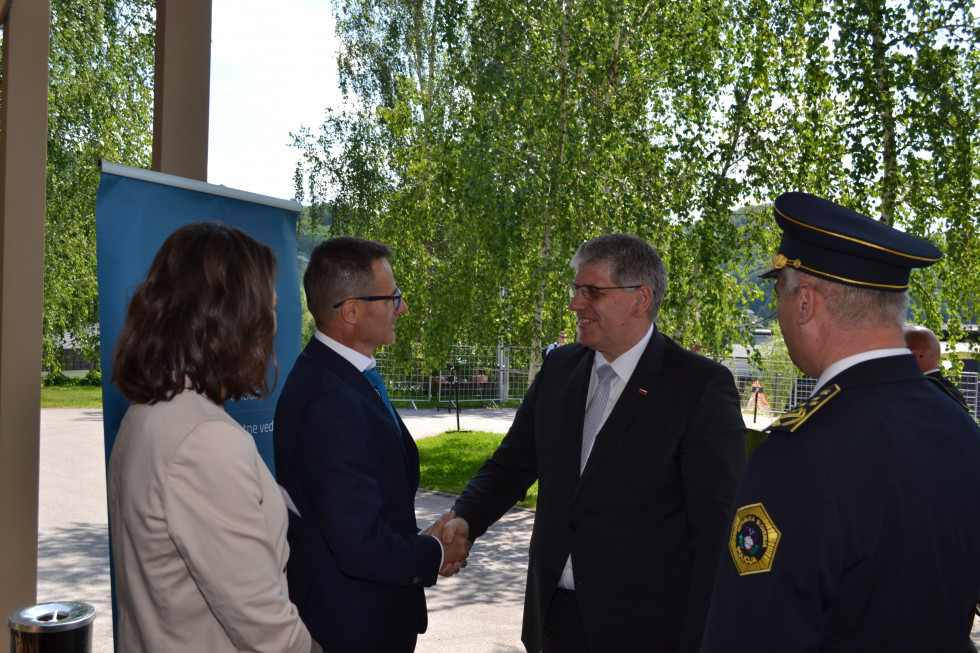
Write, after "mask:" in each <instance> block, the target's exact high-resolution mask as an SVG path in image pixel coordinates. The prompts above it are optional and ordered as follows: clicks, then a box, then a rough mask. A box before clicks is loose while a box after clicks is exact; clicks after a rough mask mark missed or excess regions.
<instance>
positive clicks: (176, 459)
mask: <svg viewBox="0 0 980 653" xmlns="http://www.w3.org/2000/svg"><path fill="white" fill-rule="evenodd" d="M276 272H277V264H276V258H275V254H274V253H273V252H272V250H271V249H270V248H269V247H268V246H266V245H264V244H262V243H260V242H258V241H257V240H255V239H254V238H252V237H251V236H248V235H247V234H245V233H244V232H243V231H241V230H239V229H236V228H234V227H229V226H226V225H223V224H220V223H211V222H199V223H194V224H189V225H186V226H184V227H181V228H180V229H178V230H177V231H175V232H174V233H173V234H171V235H170V237H169V238H167V240H166V241H165V242H164V244H163V246H162V247H161V248H160V251H159V252H158V253H157V255H156V257H155V258H154V260H153V263H152V264H151V266H150V270H149V272H148V274H147V277H146V279H145V280H144V281H143V282H142V283H141V284H140V285H139V286H138V287H137V289H136V292H135V293H134V295H133V297H132V299H131V301H130V303H129V309H128V311H127V315H126V321H125V324H124V325H123V328H122V331H121V333H120V334H119V338H118V340H117V342H116V347H115V350H114V363H113V377H112V381H113V383H115V384H116V387H117V388H118V389H119V391H120V393H121V394H122V395H123V396H124V397H126V398H127V399H129V400H130V401H132V402H133V403H132V405H131V406H130V408H129V410H128V411H127V412H126V415H125V417H124V418H123V420H122V424H121V425H120V427H119V433H118V435H117V436H116V440H115V444H114V446H113V449H112V454H111V457H110V461H109V470H108V492H109V517H110V524H111V535H112V547H113V558H114V561H115V569H116V598H117V612H116V623H117V650H120V651H211V652H221V651H240V650H248V651H270V652H271V651H275V652H277V653H278V652H282V651H288V652H297V653H306V652H307V651H314V652H317V651H320V650H321V649H320V647H319V645H317V643H316V642H314V641H313V640H312V638H311V637H310V634H309V631H308V630H307V628H306V626H304V624H303V622H302V621H301V620H300V618H299V614H298V612H297V610H296V606H295V605H293V604H292V603H291V602H290V601H289V598H288V597H289V593H288V588H287V585H286V576H285V571H284V570H285V566H286V559H287V558H288V555H289V553H288V546H287V544H286V526H287V513H286V506H285V504H284V501H283V498H282V495H281V493H280V491H279V488H278V486H277V485H276V482H275V479H273V477H272V474H271V473H270V472H269V470H268V468H267V467H266V465H265V463H264V462H263V461H262V459H261V457H260V456H259V453H258V450H257V449H256V447H255V443H254V441H253V439H252V436H250V435H249V434H248V433H247V432H246V431H245V430H244V429H243V428H242V427H241V426H240V425H239V424H238V423H237V422H236V421H235V420H233V419H232V418H231V417H230V416H229V415H228V414H227V413H226V412H225V410H224V408H223V407H222V404H223V403H224V402H225V401H227V400H230V399H241V398H243V397H251V396H254V397H262V396H266V395H267V394H268V392H269V388H268V382H267V380H266V379H267V376H268V369H269V361H270V360H271V359H272V358H273V355H274V350H273V338H274V335H275V332H276V315H275V304H276V292H275V288H274V282H275V276H276Z"/></svg>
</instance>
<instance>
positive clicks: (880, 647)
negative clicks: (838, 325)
mask: <svg viewBox="0 0 980 653" xmlns="http://www.w3.org/2000/svg"><path fill="white" fill-rule="evenodd" d="M760 503H761V504H762V507H763V508H765V511H766V515H767V517H766V519H767V520H768V521H769V522H771V524H772V525H774V527H775V529H776V530H778V536H776V537H769V538H768V541H767V542H765V543H764V544H765V546H766V548H767V549H770V550H772V552H773V555H772V557H771V566H770V569H769V571H766V572H761V573H745V574H742V575H740V574H739V572H738V570H737V568H736V566H735V560H736V559H738V558H737V557H736V556H737V555H739V552H738V551H737V542H736V540H735V538H733V540H732V542H731V544H730V545H729V546H730V547H731V548H732V549H733V551H732V553H727V552H726V554H725V555H724V556H723V558H722V562H721V566H720V570H719V572H718V579H717V585H716V587H715V595H714V598H713V599H712V606H711V613H710V617H709V619H708V626H707V630H706V633H705V639H704V648H703V649H702V650H704V651H705V652H710V653H722V652H724V653H743V652H744V653H749V652H751V653H756V652H757V651H780V652H781V653H782V652H785V653H793V652H795V651H828V652H829V651H835V652H837V653H867V652H868V651H929V652H930V653H962V652H963V651H967V650H970V648H972V647H971V646H970V644H969V640H970V629H971V626H972V623H973V606H974V604H975V602H976V599H977V591H978V589H980V519H978V515H980V429H978V428H977V425H976V423H974V421H973V420H972V419H971V418H970V415H969V413H967V411H965V410H963V409H962V408H960V407H959V406H957V405H956V404H954V403H953V402H952V401H949V399H948V398H947V397H946V396H945V395H944V394H943V393H942V391H941V390H940V389H939V388H938V387H936V385H935V384H934V383H933V382H932V381H929V380H927V379H926V378H925V377H924V376H923V375H922V371H921V370H920V369H919V367H918V365H917V364H916V362H915V359H914V358H913V357H912V356H911V355H905V356H889V357H885V358H878V359H875V360H869V361H866V362H863V363H860V364H858V365H855V366H853V367H850V368H848V369H846V370H844V371H843V372H841V373H840V374H838V375H837V376H835V377H834V378H833V379H830V381H828V383H827V384H826V386H825V387H824V388H822V389H821V391H820V392H819V393H817V395H815V396H814V397H813V399H812V400H810V401H808V402H806V403H805V404H803V405H801V406H798V407H797V408H796V409H794V410H793V411H791V412H790V413H787V415H785V416H783V417H781V418H780V419H779V420H777V421H776V422H774V423H773V425H772V427H771V431H770V433H769V436H768V437H767V438H766V439H765V440H764V441H763V442H762V444H760V445H759V447H758V449H756V450H755V452H754V453H753V454H752V459H751V460H750V461H749V464H748V467H747V468H746V470H745V475H744V477H743V478H742V482H741V485H740V487H739V490H738V495H737V498H736V503H735V505H736V506H739V507H742V506H746V507H747V508H748V507H751V506H756V508H749V509H750V510H755V511H758V510H759V509H758V507H757V506H758V504H760ZM739 512H742V511H739ZM734 522H735V525H736V528H737V526H738V523H739V518H738V517H737V516H736V518H735V520H734ZM746 571H750V572H751V571H752V569H747V570H746Z"/></svg>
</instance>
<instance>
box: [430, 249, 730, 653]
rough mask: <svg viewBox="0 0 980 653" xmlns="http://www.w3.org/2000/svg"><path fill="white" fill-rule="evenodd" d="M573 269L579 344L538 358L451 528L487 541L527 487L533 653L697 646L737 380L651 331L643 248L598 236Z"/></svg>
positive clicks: (663, 277)
mask: <svg viewBox="0 0 980 653" xmlns="http://www.w3.org/2000/svg"><path fill="white" fill-rule="evenodd" d="M571 266H572V267H573V268H575V270H576V273H575V278H574V281H573V283H572V284H571V285H570V287H569V291H570V295H571V302H570V303H569V309H570V310H572V311H574V312H575V313H576V315H577V318H578V319H577V324H578V338H577V342H575V343H573V344H570V345H566V346H564V347H561V348H559V349H555V350H554V351H552V353H551V354H550V355H549V356H548V357H547V358H546V359H545V361H544V364H543V366H542V368H541V371H540V372H539V373H538V375H537V377H536V378H535V380H534V383H533V384H532V385H531V387H530V389H529V390H528V392H527V395H525V397H524V401H523V403H522V404H521V407H520V409H519V410H518V411H517V415H516V417H515V419H514V423H513V425H512V427H511V429H510V431H509V432H508V434H507V436H506V437H505V438H504V440H503V442H501V444H500V447H499V448H498V449H497V451H496V452H495V453H494V454H493V457H492V458H491V459H490V460H488V461H487V462H486V463H485V464H484V465H483V467H482V468H481V469H480V471H479V472H477V474H476V475H475V476H474V477H473V478H472V479H471V480H470V482H469V484H468V485H467V486H466V489H465V490H464V491H463V494H462V495H461V496H460V497H459V500H458V501H457V502H456V505H455V506H454V507H453V510H454V511H455V512H456V514H457V515H458V517H457V518H456V520H454V521H450V522H449V523H447V524H446V532H455V533H461V534H466V535H468V536H469V537H471V538H476V537H478V536H480V535H482V534H483V533H484V532H485V531H486V530H487V528H488V527H489V526H490V525H491V524H492V523H493V522H495V521H496V520H497V519H499V518H500V516H501V515H503V514H504V513H505V512H506V511H507V510H508V509H510V508H511V507H512V506H513V505H514V504H515V503H516V502H517V501H519V500H521V499H522V498H523V497H524V495H525V493H526V492H527V490H528V488H529V487H530V486H531V484H533V483H534V481H535V480H537V481H538V506H537V513H536V515H535V521H534V529H533V533H532V536H531V550H530V555H529V565H528V576H527V593H526V598H525V603H524V627H523V635H522V640H523V642H524V645H525V646H526V648H527V650H528V651H529V653H538V652H539V651H544V652H545V653H552V652H558V651H562V652H586V651H591V652H592V653H604V652H605V651H652V650H658V651H671V652H677V651H697V650H698V647H699V645H700V640H701V633H702V630H703V626H704V619H705V616H706V610H707V606H708V602H709V598H710V593H711V587H712V584H713V582H714V575H715V572H716V570H717V566H718V560H719V557H720V555H721V553H722V552H723V551H724V541H725V536H726V532H727V519H728V515H729V511H730V508H731V505H732V497H733V496H734V492H735V487H736V485H737V483H738V478H739V476H740V474H741V473H742V469H743V467H744V465H745V425H744V422H743V420H742V416H741V412H740V409H739V400H738V392H737V391H736V389H735V384H734V379H733V376H732V373H731V372H730V371H729V370H728V369H726V368H725V367H723V366H721V365H719V364H718V363H715V362H712V361H710V360H708V359H706V358H703V357H701V356H699V355H697V354H694V353H692V352H690V351H688V350H686V349H684V348H682V347H680V346H679V345H678V344H677V343H675V342H674V341H672V340H671V339H669V338H667V337H666V336H664V335H663V334H662V333H660V331H658V330H657V328H656V318H657V313H658V311H659V309H660V305H661V302H662V301H663V299H664V294H665V293H666V291H667V270H666V269H665V267H664V264H663V262H662V261H661V260H660V257H659V256H657V253H656V252H655V251H654V249H653V248H652V247H651V246H650V245H649V244H648V243H646V242H645V241H643V240H642V239H640V238H638V237H636V236H633V235H629V234H608V235H605V236H599V237H598V238H594V239H592V240H589V241H587V242H585V243H583V244H582V245H581V246H580V247H579V249H578V251H577V252H576V254H575V256H574V258H573V259H572V261H571ZM447 539H452V538H451V536H447ZM444 541H445V540H444Z"/></svg>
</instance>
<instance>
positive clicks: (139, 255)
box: [95, 161, 303, 473]
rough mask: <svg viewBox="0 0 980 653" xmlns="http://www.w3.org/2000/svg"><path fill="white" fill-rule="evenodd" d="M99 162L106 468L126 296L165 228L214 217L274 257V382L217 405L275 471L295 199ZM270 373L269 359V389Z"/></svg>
mask: <svg viewBox="0 0 980 653" xmlns="http://www.w3.org/2000/svg"><path fill="white" fill-rule="evenodd" d="M101 166H102V178H101V182H100V183H99V194H98V199H97V201H96V205H95V230H96V248H97V255H98V275H99V329H100V345H101V364H102V415H103V419H104V423H105V426H104V428H105V456H106V468H107V469H108V463H109V455H110V453H111V452H112V445H113V443H114V442H115V440H116V433H117V432H118V430H119V424H120V423H121V422H122V418H123V415H124V414H125V413H126V409H127V408H128V407H129V402H128V401H127V400H126V399H124V398H123V397H122V396H121V395H120V394H119V392H118V391H117V390H116V388H115V386H113V385H112V384H111V383H110V382H109V379H110V377H111V376H112V350H113V347H114V345H115V342H116V337H117V335H118V334H119V331H120V329H121V328H122V325H123V321H124V320H125V317H126V308H127V306H128V303H129V298H130V297H131V296H132V293H133V291H134V290H135V288H136V285H137V284H139V283H140V282H141V281H142V280H143V278H144V277H145V276H146V273H147V271H148V270H149V268H150V263H151V262H152V261H153V257H154V256H156V253H157V250H158V249H160V246H161V245H162V244H163V241H164V240H166V239H167V237H168V236H169V235H170V234H171V233H173V232H174V231H176V230H177V228H178V227H181V226H183V225H185V224H187V223H190V222H201V221H207V220H217V221H220V222H223V223H225V224H228V225H231V226H234V227H238V228H239V229H241V230H242V231H244V232H246V233H247V234H249V235H250V236H253V237H254V238H256V239H257V240H260V241H262V242H264V243H265V244H267V245H269V246H270V247H271V248H272V249H273V250H274V251H275V253H276V256H277V257H278V259H279V278H278V280H277V281H276V293H277V294H278V295H279V301H278V303H277V304H276V319H277V320H278V331H277V332H276V340H275V346H276V360H277V362H278V364H279V365H280V373H279V382H278V383H277V384H276V387H275V390H274V392H273V393H272V395H271V396H269V397H267V398H265V399H243V400H241V401H229V402H228V403H226V404H225V409H226V410H227V411H228V414H229V415H231V416H232V417H233V418H234V419H236V420H238V422H239V423H240V424H241V425H242V427H243V428H244V429H245V430H246V431H248V432H249V433H251V434H252V436H253V437H254V438H255V444H256V446H257V447H258V450H259V453H260V454H261V456H262V458H263V460H265V463H266V465H268V467H269V470H270V471H272V472H273V473H275V469H276V467H275V463H274V461H273V451H272V428H273V416H274V414H275V409H276V401H277V400H278V399H279V392H280V391H281V389H282V385H283V382H285V380H286V375H287V374H288V373H289V370H290V368H291V367H292V365H293V362H294V361H295V360H296V358H297V356H299V353H300V351H301V348H302V342H301V339H302V311H303V308H302V304H301V302H300V294H299V264H298V259H297V255H296V220H297V217H298V216H299V210H300V204H299V203H298V202H294V201H287V200H280V199H275V198H271V197H266V196H264V195H257V194H255V193H247V192H244V191H236V190H232V189H229V188H226V187H224V186H216V185H213V184H206V183H204V182H200V181H195V180H191V179H184V178H182V177H175V176H173V175H165V174H162V173H158V172H150V171H147V170H142V169H138V168H129V167H126V166H121V165H118V164H114V163H108V162H105V161H103V162H102V164H101ZM282 366H285V367H282ZM274 374H275V370H274V369H273V368H272V366H271V365H270V366H269V386H270V387H272V382H273V375H274Z"/></svg>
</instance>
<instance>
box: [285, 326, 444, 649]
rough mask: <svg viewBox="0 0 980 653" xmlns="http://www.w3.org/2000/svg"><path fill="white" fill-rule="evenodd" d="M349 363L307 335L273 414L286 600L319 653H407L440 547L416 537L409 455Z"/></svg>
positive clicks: (414, 470)
mask: <svg viewBox="0 0 980 653" xmlns="http://www.w3.org/2000/svg"><path fill="white" fill-rule="evenodd" d="M399 426H400V429H399V428H396V426H395V424H394V423H393V422H392V420H391V415H390V413H389V412H388V410H387V408H386V407H385V405H384V403H383V402H382V400H381V398H380V397H379V396H378V393H377V392H376V391H375V390H374V388H372V387H371V385H370V384H369V383H368V381H367V379H365V378H364V375H363V374H361V373H360V372H359V371H358V370H357V369H355V368H354V366H353V365H351V364H350V363H348V362H347V361H346V360H344V359H343V358H342V357H341V356H339V355H337V354H336V353H335V352H333V351H332V350H331V349H330V348H329V347H327V346H325V345H324V344H323V343H321V342H320V341H318V340H316V338H313V339H311V340H310V342H309V344H308V345H307V346H306V349H305V351H304V352H303V353H302V354H300V356H299V358H298V359H297V361H296V365H295V366H294V367H293V369H292V371H291V372H290V373H289V377H288V378H287V379H286V384H285V386H284V387H283V391H282V395H281V396H280V398H279V403H278V405H277V407H276V421H275V436H274V443H275V457H276V475H277V481H278V482H279V484H280V485H282V486H283V487H284V488H285V489H286V490H287V492H288V493H289V496H290V497H291V498H292V500H293V502H294V503H295V504H296V507H297V508H298V509H299V513H300V515H302V517H297V516H296V515H295V514H293V513H290V515H289V532H288V541H289V547H290V556H289V562H288V563H287V567H286V570H287V577H288V581H289V596H290V598H291V599H292V600H293V602H294V603H295V604H296V606H297V607H298V608H299V614H300V617H302V619H303V621H304V622H305V623H306V625H307V627H308V628H309V629H310V632H311V633H313V637H314V639H316V640H317V641H318V642H320V643H321V644H322V645H323V647H324V649H325V650H337V651H367V652H370V651H376V652H378V653H392V652H397V651H411V650H413V649H414V642H415V639H416V637H417V633H421V632H425V628H426V609H425V594H424V591H423V589H422V588H423V586H430V585H433V584H434V583H435V581H436V576H437V573H438V571H439V561H440V558H441V555H442V552H441V548H440V546H439V542H438V541H436V540H435V538H432V537H429V536H427V535H418V527H417V526H416V522H415V492H416V490H417V489H418V484H419V456H418V449H417V448H416V446H415V443H414V442H413V441H412V438H411V437H409V435H408V431H407V429H406V428H405V425H404V424H403V423H401V420H400V419H399Z"/></svg>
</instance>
